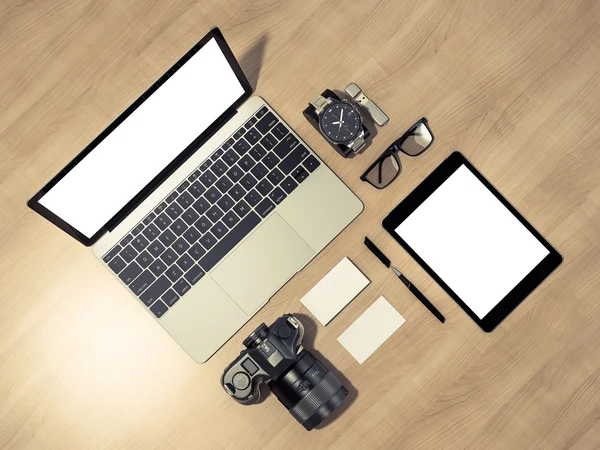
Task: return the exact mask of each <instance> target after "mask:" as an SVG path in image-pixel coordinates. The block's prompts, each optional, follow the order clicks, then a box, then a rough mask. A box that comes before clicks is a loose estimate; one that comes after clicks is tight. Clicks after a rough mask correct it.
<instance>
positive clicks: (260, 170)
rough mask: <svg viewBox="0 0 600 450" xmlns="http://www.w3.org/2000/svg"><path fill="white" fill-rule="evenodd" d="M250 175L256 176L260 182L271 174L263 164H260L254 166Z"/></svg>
mask: <svg viewBox="0 0 600 450" xmlns="http://www.w3.org/2000/svg"><path fill="white" fill-rule="evenodd" d="M250 173H251V174H252V175H254V177H255V178H256V179H257V180H260V179H262V178H263V177H264V176H265V175H266V174H268V173H269V169H267V168H266V167H265V165H264V164H263V163H261V162H259V163H258V164H257V165H256V166H254V168H253V169H252V170H251V171H250Z"/></svg>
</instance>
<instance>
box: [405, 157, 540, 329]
mask: <svg viewBox="0 0 600 450" xmlns="http://www.w3.org/2000/svg"><path fill="white" fill-rule="evenodd" d="M395 231H396V233H398V235H399V236H400V237H401V238H402V239H403V240H404V241H405V242H406V243H407V244H408V245H409V246H410V247H412V249H413V250H414V251H415V252H416V253H417V254H418V255H419V256H420V257H421V258H422V259H423V261H425V263H426V264H427V265H429V267H431V269H432V270H433V271H434V272H435V273H436V274H437V275H438V276H439V277H440V278H441V279H442V280H444V282H445V283H446V284H447V285H448V286H449V287H450V289H452V290H453V291H454V292H455V293H456V294H457V295H458V296H459V297H460V298H461V299H462V301H463V302H464V303H465V304H466V305H467V306H468V307H469V308H470V309H471V310H472V311H473V312H474V313H475V314H476V315H477V316H478V317H479V318H480V319H483V318H484V317H485V316H486V315H487V314H488V313H489V312H490V311H491V310H492V309H493V308H494V307H495V306H496V305H497V304H498V303H499V302H500V301H501V300H502V299H503V298H504V297H505V296H506V295H507V294H508V293H509V292H510V291H511V290H512V289H513V288H514V287H515V286H516V285H517V284H518V283H519V282H520V281H521V280H523V278H525V276H527V274H529V272H531V270H533V269H534V268H535V267H536V266H537V265H538V264H539V263H540V262H541V261H542V260H543V259H544V258H545V257H546V256H547V255H548V254H549V251H548V250H547V249H546V248H545V247H544V246H543V245H542V244H541V243H540V242H539V241H538V240H537V239H536V237H535V236H534V235H532V234H531V233H530V232H529V231H528V230H527V228H525V226H523V224H522V223H521V222H520V221H519V220H518V219H517V218H516V217H515V216H513V214H512V213H511V212H510V211H509V210H508V209H506V207H505V206H504V205H502V203H501V202H500V201H499V200H498V199H497V198H496V197H495V196H494V194H492V193H491V192H490V191H489V190H488V189H487V188H486V187H485V185H484V184H483V183H481V182H480V181H479V180H478V179H477V177H476V176H475V175H473V173H472V172H471V171H470V170H469V169H468V168H467V167H466V166H464V165H462V166H461V167H459V168H458V169H457V170H456V171H455V172H454V173H453V174H452V175H451V176H450V177H449V178H448V179H447V180H446V181H445V182H444V183H443V184H442V185H441V186H440V187H439V188H437V189H436V190H435V191H434V192H433V193H432V194H431V195H430V196H429V197H428V198H427V200H425V201H424V202H423V203H422V204H421V205H420V206H419V207H418V208H417V209H416V210H415V211H414V212H413V213H412V214H411V215H410V216H409V217H407V218H406V219H405V220H404V222H402V223H401V224H400V225H399V226H398V227H397V228H396V230H395Z"/></svg>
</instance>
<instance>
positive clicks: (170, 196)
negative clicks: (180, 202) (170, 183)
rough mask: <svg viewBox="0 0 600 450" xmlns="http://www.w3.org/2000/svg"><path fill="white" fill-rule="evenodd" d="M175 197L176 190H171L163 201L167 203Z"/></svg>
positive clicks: (171, 201)
mask: <svg viewBox="0 0 600 450" xmlns="http://www.w3.org/2000/svg"><path fill="white" fill-rule="evenodd" d="M176 198H177V191H173V192H171V194H169V196H168V197H167V198H166V199H165V201H166V202H167V203H173V202H174V201H175V199H176Z"/></svg>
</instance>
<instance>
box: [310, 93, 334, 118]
mask: <svg viewBox="0 0 600 450" xmlns="http://www.w3.org/2000/svg"><path fill="white" fill-rule="evenodd" d="M309 103H310V104H311V105H312V106H313V107H314V108H315V111H316V113H317V114H320V113H321V111H323V108H324V107H325V105H327V104H328V103H329V99H327V98H325V97H323V96H322V95H319V96H318V97H317V98H315V99H314V100H312V101H310V102H309Z"/></svg>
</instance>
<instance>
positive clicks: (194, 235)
mask: <svg viewBox="0 0 600 450" xmlns="http://www.w3.org/2000/svg"><path fill="white" fill-rule="evenodd" d="M200 236H202V235H201V234H200V232H199V231H198V230H197V229H196V228H194V227H189V228H188V229H187V231H186V232H185V233H183V237H184V238H185V240H186V241H188V242H189V243H190V244H193V243H194V242H196V241H197V240H198V239H200Z"/></svg>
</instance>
